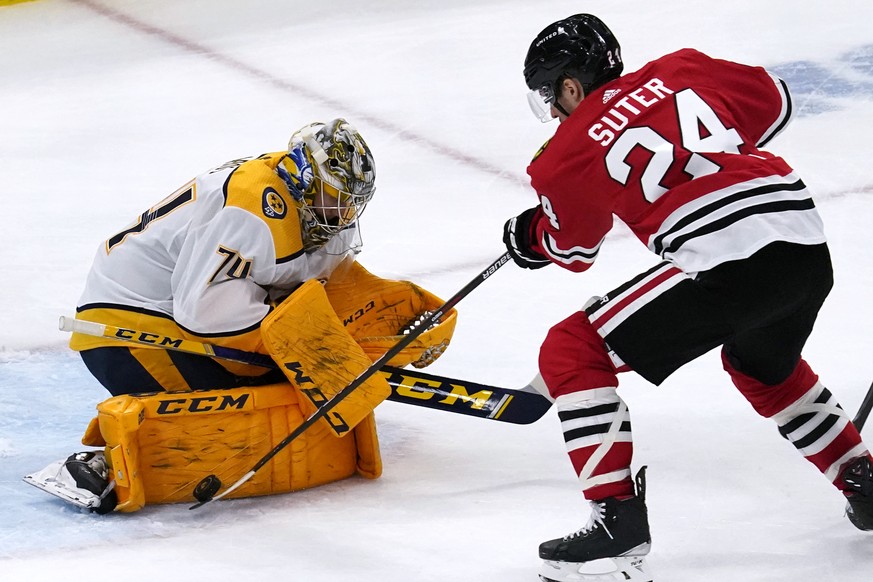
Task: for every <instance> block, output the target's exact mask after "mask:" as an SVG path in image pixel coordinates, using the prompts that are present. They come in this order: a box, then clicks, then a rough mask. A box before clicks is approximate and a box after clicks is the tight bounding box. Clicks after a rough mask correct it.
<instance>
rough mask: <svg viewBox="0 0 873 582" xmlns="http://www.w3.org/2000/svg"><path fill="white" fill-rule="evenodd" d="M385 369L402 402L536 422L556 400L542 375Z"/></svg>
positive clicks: (202, 348)
mask: <svg viewBox="0 0 873 582" xmlns="http://www.w3.org/2000/svg"><path fill="white" fill-rule="evenodd" d="M58 327H59V328H60V329H61V331H70V332H75V333H81V334H85V335H91V336H96V337H105V338H111V339H116V340H119V341H125V342H129V343H134V344H141V345H146V346H151V347H158V348H163V349H168V350H175V351H179V352H185V353H189V354H195V355H201V356H205V357H213V358H216V359H219V360H229V361H232V362H240V363H243V364H251V365H255V366H261V367H264V368H270V369H278V367H279V366H278V364H276V362H274V361H273V360H272V359H271V358H270V357H269V356H267V355H266V354H260V353H257V352H248V351H244V350H237V349H234V348H228V347H224V346H216V345H213V344H207V343H201V342H198V341H194V340H187V339H182V338H175V337H171V336H164V335H161V334H155V333H150V332H146V331H141V330H135V329H129V328H125V327H116V326H113V325H108V324H104V323H96V322H92V321H83V320H80V319H74V318H72V317H64V316H61V318H60V321H59V324H58ZM379 373H380V374H382V376H384V377H385V379H386V380H387V381H388V385H389V386H391V394H390V395H389V396H388V400H390V401H392V402H401V403H403V404H411V405H413V406H421V407H424V408H432V409H434V410H445V411H447V412H453V413H455V414H463V415H467V416H475V417H477V418H485V419H488V420H497V421H501V422H509V423H513V424H531V423H533V422H536V421H537V420H539V419H540V418H542V417H543V415H544V414H545V413H546V412H547V411H548V410H549V408H551V406H552V402H551V400H549V399H548V398H546V397H545V396H543V393H542V391H544V390H545V388H544V387H543V386H541V385H538V383H540V382H542V380H541V379H540V377H539V375H537V376H536V377H535V378H534V379H533V380H531V382H530V384H528V385H527V386H525V387H524V388H521V389H519V390H514V389H511V388H502V387H499V386H489V385H485V384H479V383H477V382H470V381H467V380H459V379H457V378H447V377H445V376H436V375H434V374H425V373H424V372H420V371H418V370H408V369H405V368H396V367H394V366H382V368H381V369H380V370H379ZM538 388H539V389H538Z"/></svg>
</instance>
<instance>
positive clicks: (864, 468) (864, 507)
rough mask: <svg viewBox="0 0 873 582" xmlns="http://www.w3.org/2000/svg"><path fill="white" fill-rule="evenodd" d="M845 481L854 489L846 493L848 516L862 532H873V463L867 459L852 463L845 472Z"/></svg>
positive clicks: (859, 459) (863, 458) (862, 458)
mask: <svg viewBox="0 0 873 582" xmlns="http://www.w3.org/2000/svg"><path fill="white" fill-rule="evenodd" d="M843 481H844V482H845V483H846V485H848V486H849V487H851V488H852V490H851V491H847V492H846V499H848V501H849V503H848V505H846V516H848V518H849V521H851V522H852V524H853V525H854V526H855V527H857V528H858V529H860V530H864V531H873V463H871V462H870V459H869V458H867V457H859V458H857V459H855V460H854V461H852V462H851V463H850V464H849V466H848V467H846V468H845V470H844V471H843Z"/></svg>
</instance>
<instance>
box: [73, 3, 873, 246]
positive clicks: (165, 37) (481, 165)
mask: <svg viewBox="0 0 873 582" xmlns="http://www.w3.org/2000/svg"><path fill="white" fill-rule="evenodd" d="M68 1H69V2H72V3H73V4H77V5H79V6H82V7H85V8H87V9H89V10H91V11H93V12H95V13H97V14H99V15H101V16H103V17H105V18H108V19H110V20H113V21H115V22H117V23H119V24H122V25H124V26H126V27H128V28H130V29H133V30H136V31H137V32H140V33H143V34H146V35H148V36H151V37H155V38H157V39H159V40H162V41H164V42H166V43H168V44H171V45H173V46H175V47H177V48H179V49H181V50H183V51H185V52H188V53H192V54H196V55H199V56H201V57H204V58H206V59H209V60H211V61H213V62H215V63H218V64H220V65H223V66H225V67H228V68H229V69H232V70H235V71H238V72H240V73H243V74H245V75H248V76H250V77H253V78H255V79H257V80H259V81H262V82H264V83H266V84H268V85H272V86H273V87H274V88H276V89H279V90H280V91H286V92H288V93H293V94H295V95H297V96H299V97H303V98H305V99H309V100H310V101H314V102H316V103H319V104H321V105H326V106H328V107H329V108H331V109H337V110H340V111H348V112H349V113H350V115H351V117H352V118H353V119H361V120H363V121H366V122H367V124H369V125H372V126H374V127H378V128H379V129H381V130H383V131H386V132H389V133H392V134H394V135H395V136H397V137H398V138H399V139H401V140H404V141H408V142H411V143H414V144H417V145H420V146H423V147H425V148H427V149H430V150H431V151H433V152H435V153H437V154H439V155H442V156H445V157H448V158H450V159H452V160H454V161H456V162H458V163H460V164H463V165H464V166H467V167H470V168H474V169H476V170H479V171H481V172H484V173H486V174H490V175H491V176H494V177H495V178H498V179H500V180H502V181H504V182H508V183H510V184H512V185H513V186H516V187H519V186H520V187H523V188H529V187H530V186H529V183H528V180H527V177H523V176H520V175H518V174H514V173H512V172H509V171H507V170H504V169H502V168H500V167H498V166H495V165H494V164H492V163H490V162H488V161H486V160H483V159H481V158H477V157H475V156H471V155H469V154H466V153H464V152H462V151H460V150H457V149H455V148H452V147H449V146H446V145H444V144H441V143H439V142H437V141H434V140H432V139H430V138H428V137H426V136H424V135H421V134H419V133H415V132H412V131H409V130H406V129H403V128H402V127H400V126H398V125H395V124H393V123H391V122H390V121H387V120H385V119H382V118H380V117H377V116H374V115H371V114H369V113H366V112H364V111H360V110H357V109H355V108H354V107H351V106H349V105H348V104H346V103H343V102H342V101H339V100H337V99H333V98H331V97H328V96H326V95H323V94H321V93H318V92H317V91H312V90H310V89H307V88H306V87H304V86H302V85H298V84H296V83H292V82H290V81H286V80H284V79H280V78H279V77H275V76H273V75H271V74H270V73H268V72H266V71H263V70H261V69H258V68H257V67H253V66H251V65H249V64H246V63H244V62H243V61H240V60H237V59H234V58H233V57H230V56H228V55H225V54H222V53H220V52H217V51H214V50H212V49H210V48H209V47H206V46H204V45H201V44H198V43H196V42H193V41H190V40H188V39H186V38H183V37H181V36H178V35H176V34H173V33H172V32H170V31H168V30H165V29H163V28H160V27H158V26H154V25H152V24H148V23H146V22H143V21H141V20H137V19H136V18H134V17H132V16H130V15H128V14H124V13H123V12H119V11H118V10H114V9H112V8H109V7H107V6H104V5H103V4H100V3H98V2H95V1H94V0H68ZM870 193H873V184H867V185H861V186H857V187H854V188H850V189H847V190H845V191H838V192H831V193H829V194H818V195H816V196H815V198H816V199H818V200H822V201H823V200H828V199H833V198H841V197H843V196H846V195H848V194H870ZM628 234H629V233H628Z"/></svg>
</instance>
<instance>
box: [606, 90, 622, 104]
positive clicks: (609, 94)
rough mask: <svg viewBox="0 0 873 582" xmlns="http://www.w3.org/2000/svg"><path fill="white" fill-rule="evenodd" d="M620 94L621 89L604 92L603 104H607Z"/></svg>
mask: <svg viewBox="0 0 873 582" xmlns="http://www.w3.org/2000/svg"><path fill="white" fill-rule="evenodd" d="M619 93H621V89H610V90H609V91H604V93H603V102H604V103H609V100H610V99H612V98H613V97H615V96H616V95H618V94H619Z"/></svg>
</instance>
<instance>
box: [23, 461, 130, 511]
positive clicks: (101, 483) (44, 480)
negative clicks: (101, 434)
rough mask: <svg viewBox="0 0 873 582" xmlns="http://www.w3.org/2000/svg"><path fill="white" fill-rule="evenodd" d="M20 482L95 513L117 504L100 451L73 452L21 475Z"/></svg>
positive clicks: (113, 507) (111, 482) (112, 483)
mask: <svg viewBox="0 0 873 582" xmlns="http://www.w3.org/2000/svg"><path fill="white" fill-rule="evenodd" d="M24 482H25V483H28V484H30V485H33V486H34V487H37V488H39V489H42V490H43V491H45V492H46V493H49V494H51V495H54V496H55V497H59V498H60V499H63V500H64V501H66V502H67V503H71V504H73V505H75V506H77V507H82V508H84V509H88V510H90V511H94V512H96V513H101V514H102V513H109V512H110V511H112V510H113V509H115V506H116V505H117V504H118V499H117V496H116V494H115V488H114V485H115V482H114V481H109V467H108V465H107V464H106V458H105V456H104V455H103V451H97V452H93V451H89V452H84V453H75V454H73V455H70V456H69V457H68V458H67V459H65V460H60V461H55V462H54V463H52V464H51V465H49V466H48V467H46V468H45V469H43V470H41V471H36V472H35V473H31V474H30V475H25V476H24Z"/></svg>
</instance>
